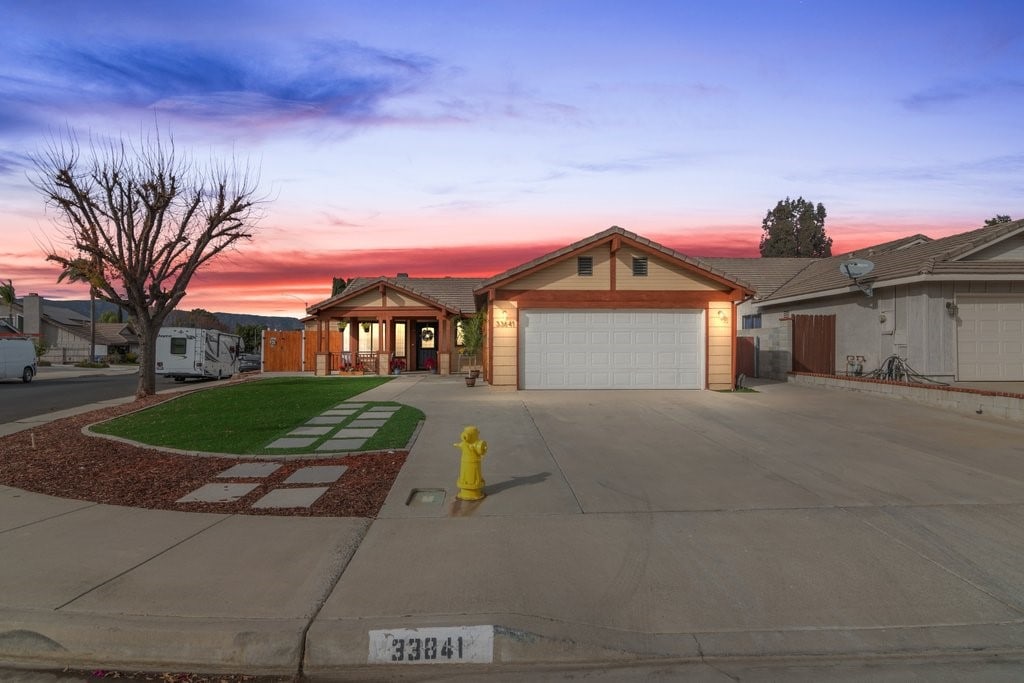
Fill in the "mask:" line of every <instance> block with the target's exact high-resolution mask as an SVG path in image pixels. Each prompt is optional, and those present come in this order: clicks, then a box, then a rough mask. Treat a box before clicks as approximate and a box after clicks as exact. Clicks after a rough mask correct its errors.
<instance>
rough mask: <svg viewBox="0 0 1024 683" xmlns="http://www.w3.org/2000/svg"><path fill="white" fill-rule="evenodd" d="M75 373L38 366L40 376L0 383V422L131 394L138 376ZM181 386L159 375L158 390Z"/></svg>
mask: <svg viewBox="0 0 1024 683" xmlns="http://www.w3.org/2000/svg"><path fill="white" fill-rule="evenodd" d="M82 372H83V373H89V374H87V375H82V376H74V375H73V371H69V370H67V368H66V367H63V366H62V367H60V368H56V367H43V368H39V375H38V376H37V377H36V378H35V380H33V381H32V382H30V383H28V384H25V383H23V382H22V381H21V380H11V381H4V382H0V424H3V423H6V422H14V421H15V420H23V419H25V418H27V417H36V416H38V415H46V414H49V413H55V412H58V411H61V410H67V409H69V408H77V407H79V406H83V405H86V404H88V403H97V402H101V401H109V400H112V399H118V398H125V397H128V396H133V395H134V394H135V389H136V387H137V386H138V383H139V378H138V375H137V374H135V373H130V374H126V373H123V372H122V374H117V375H101V374H97V372H98V371H97V370H83V371H82ZM175 385H177V386H181V385H180V384H178V383H176V382H174V380H170V379H164V378H162V377H158V378H157V381H156V388H157V391H162V390H164V389H169V388H171V387H173V386H175Z"/></svg>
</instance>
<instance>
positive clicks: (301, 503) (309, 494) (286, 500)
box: [252, 486, 328, 508]
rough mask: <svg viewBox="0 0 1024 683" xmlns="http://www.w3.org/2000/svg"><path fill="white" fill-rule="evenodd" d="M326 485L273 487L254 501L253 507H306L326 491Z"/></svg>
mask: <svg viewBox="0 0 1024 683" xmlns="http://www.w3.org/2000/svg"><path fill="white" fill-rule="evenodd" d="M327 489H328V487H326V486H311V487H304V488H292V489H274V490H273V491H271V492H270V493H268V494H267V495H265V496H263V497H262V498H260V499H259V500H257V501H256V502H255V503H253V505H252V506H253V507H254V508H308V507H309V506H311V505H312V504H313V503H315V502H316V500H317V498H319V497H320V496H322V495H324V494H325V493H327Z"/></svg>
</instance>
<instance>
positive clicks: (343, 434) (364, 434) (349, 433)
mask: <svg viewBox="0 0 1024 683" xmlns="http://www.w3.org/2000/svg"><path fill="white" fill-rule="evenodd" d="M376 433H377V430H376V429H370V428H367V429H355V428H351V427H345V428H343V429H339V430H338V432H337V433H336V434H335V435H334V436H335V437H336V438H338V439H354V438H357V437H358V438H360V439H369V438H370V437H371V436H373V435H374V434H376Z"/></svg>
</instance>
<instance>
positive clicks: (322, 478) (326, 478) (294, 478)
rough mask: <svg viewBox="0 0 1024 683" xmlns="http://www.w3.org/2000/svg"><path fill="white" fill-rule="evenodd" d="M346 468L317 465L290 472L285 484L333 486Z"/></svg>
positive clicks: (342, 466)
mask: <svg viewBox="0 0 1024 683" xmlns="http://www.w3.org/2000/svg"><path fill="white" fill-rule="evenodd" d="M347 469H348V467H345V466H344V465H317V466H313V467H303V468H301V469H298V470H295V471H294V472H292V475H291V476H290V477H288V478H287V479H285V480H284V483H285V484H333V483H334V482H336V481H338V480H339V479H341V475H343V474H345V470H347Z"/></svg>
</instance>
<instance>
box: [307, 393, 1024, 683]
mask: <svg viewBox="0 0 1024 683" xmlns="http://www.w3.org/2000/svg"><path fill="white" fill-rule="evenodd" d="M382 390H384V391H387V392H391V393H392V395H394V397H395V398H396V399H397V400H401V401H403V402H406V403H411V404H413V405H416V406H418V407H420V408H421V409H423V410H424V411H425V412H426V413H427V415H428V421H427V423H426V426H425V428H424V430H423V432H422V434H421V435H420V437H419V439H418V441H417V443H416V446H415V448H414V450H413V453H412V454H411V456H410V460H409V461H408V463H407V465H406V467H405V469H404V470H403V472H402V474H401V475H400V477H399V479H398V481H397V482H396V485H395V487H394V489H393V490H392V494H391V496H390V498H389V500H388V503H387V504H386V506H385V508H384V510H383V511H382V514H381V518H380V519H378V520H377V521H376V522H375V523H374V524H373V525H372V527H371V529H370V531H369V533H368V535H367V536H366V538H365V539H364V541H363V542H362V544H361V546H360V548H359V550H358V552H357V553H356V555H355V557H354V558H353V560H352V562H351V564H350V565H349V566H348V567H347V568H346V571H345V573H344V574H343V575H342V577H341V580H340V581H339V583H338V585H337V587H336V588H335V590H334V591H333V593H332V595H331V597H330V598H329V600H328V601H327V604H326V605H325V607H324V609H323V610H322V612H321V613H320V615H319V617H318V619H317V621H316V623H315V624H314V626H313V628H312V629H311V630H310V633H309V643H308V648H307V658H308V660H307V664H308V665H309V666H310V667H312V669H314V670H315V669H316V668H317V667H318V666H321V665H323V666H330V662H335V663H337V662H339V661H344V660H345V654H344V652H343V649H342V648H341V647H340V646H339V643H343V642H344V643H348V644H349V645H350V644H351V642H352V639H356V640H357V641H360V639H361V641H360V642H365V641H366V631H367V629H368V628H393V627H395V626H397V625H406V626H409V625H437V624H438V623H444V624H498V625H501V626H502V627H505V628H506V629H508V631H507V632H508V633H509V634H510V635H509V636H508V637H507V638H504V639H500V640H501V643H500V646H499V643H498V642H497V641H496V659H502V658H503V659H504V660H505V661H515V660H517V658H520V657H524V656H525V657H529V658H530V659H531V661H537V660H541V661H544V660H545V659H551V660H559V659H565V658H568V659H574V658H581V659H585V658H591V657H621V656H626V657H644V656H680V657H681V656H689V655H692V656H699V655H703V656H705V657H708V656H744V655H762V654H772V655H793V654H822V653H832V654H844V655H846V654H864V653H878V652H903V651H930V650H933V649H938V650H945V649H953V650H959V649H970V648H972V647H980V648H1018V647H1020V646H1022V645H1024V628H1022V619H1024V563H1022V562H1021V558H1022V557H1024V531H1022V529H1024V457H1022V456H1024V429H1022V428H1021V427H1020V426H1018V425H1015V424H1011V423H1006V422H999V421H993V420H987V419H981V418H977V419H973V418H968V417H962V416H959V415H954V414H952V413H946V412H942V411H937V410H935V409H928V408H924V407H921V406H918V405H915V404H910V403H903V402H899V401H895V400H887V399H880V398H872V397H866V396H861V395H855V394H851V393H848V392H840V391H828V390H816V389H809V388H804V387H796V386H792V385H786V384H770V385H764V386H761V387H759V393H756V394H722V393H713V392H649V391H643V392H518V393H515V392H506V391H499V390H495V389H484V390H483V391H481V390H479V389H466V388H465V387H461V386H459V384H456V383H455V382H451V384H450V386H445V385H444V384H443V381H442V380H436V381H432V382H422V383H419V384H408V385H405V386H404V387H403V386H402V385H399V384H397V383H393V384H392V385H389V386H388V387H384V388H382ZM463 424H475V425H477V426H478V427H479V428H480V431H481V434H482V436H483V437H484V438H485V439H487V440H488V441H489V443H490V451H489V453H488V455H487V457H486V459H485V465H484V474H485V477H486V479H487V482H488V493H489V496H488V498H487V499H485V500H484V501H482V502H480V503H458V502H454V501H453V500H452V496H453V495H454V493H455V491H456V489H455V487H454V481H455V478H456V475H457V470H458V450H457V449H456V448H454V447H453V446H452V444H453V443H454V442H455V441H456V440H457V439H458V436H459V429H460V428H461V426H462V425H463ZM414 489H421V490H429V489H445V490H446V491H447V496H448V497H447V499H446V500H445V501H444V503H443V504H441V505H416V504H413V505H409V504H407V503H408V501H409V500H410V496H411V494H412V492H413V490H414ZM375 587H376V588H375ZM383 587H386V588H383ZM368 617H370V618H369V619H368ZM439 620H440V621H439ZM354 650H355V653H356V659H354V660H351V663H353V664H355V663H357V661H356V660H358V659H362V658H363V652H364V650H363V649H362V648H360V647H356V648H354ZM526 653H529V654H528V655H527V654H526Z"/></svg>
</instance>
